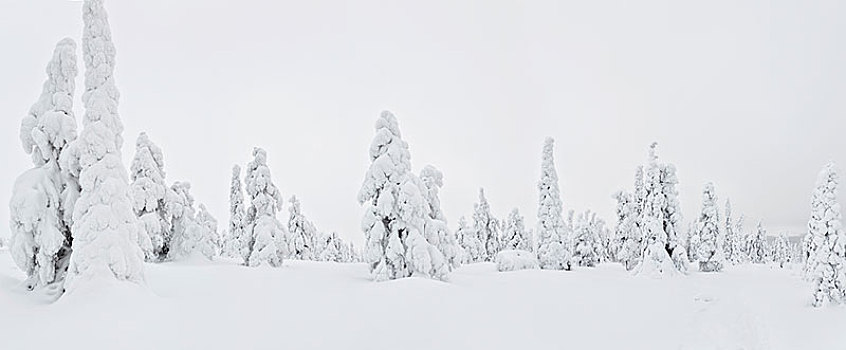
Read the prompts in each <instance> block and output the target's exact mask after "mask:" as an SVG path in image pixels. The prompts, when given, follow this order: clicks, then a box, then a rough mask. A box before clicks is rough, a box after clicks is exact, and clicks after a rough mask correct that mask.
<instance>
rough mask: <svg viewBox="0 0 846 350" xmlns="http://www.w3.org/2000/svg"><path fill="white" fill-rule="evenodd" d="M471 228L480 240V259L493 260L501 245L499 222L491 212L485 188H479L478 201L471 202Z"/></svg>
mask: <svg viewBox="0 0 846 350" xmlns="http://www.w3.org/2000/svg"><path fill="white" fill-rule="evenodd" d="M473 230H474V231H475V232H476V236H477V237H478V238H479V240H480V241H481V242H482V247H483V249H482V260H483V261H493V260H494V258H495V257H496V253H498V252H499V250H500V246H501V240H502V237H501V233H500V223H499V220H498V219H497V218H495V217H494V216H493V214H492V213H491V206H490V204H489V203H488V199H487V198H486V197H485V189H484V188H480V189H479V203H475V204H473Z"/></svg>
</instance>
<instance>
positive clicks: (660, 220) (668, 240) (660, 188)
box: [636, 143, 688, 273]
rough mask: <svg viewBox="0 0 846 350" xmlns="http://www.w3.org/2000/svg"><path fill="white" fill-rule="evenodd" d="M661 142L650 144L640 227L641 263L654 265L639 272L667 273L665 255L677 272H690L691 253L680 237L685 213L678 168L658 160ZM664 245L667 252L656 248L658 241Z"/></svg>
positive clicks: (641, 268)
mask: <svg viewBox="0 0 846 350" xmlns="http://www.w3.org/2000/svg"><path fill="white" fill-rule="evenodd" d="M657 147H658V144H657V143H653V144H652V145H651V146H650V147H649V162H648V164H647V167H646V172H645V173H644V180H643V183H644V186H643V188H644V189H643V191H644V193H645V197H644V203H643V210H642V213H641V218H640V226H641V227H642V229H643V230H644V233H645V235H644V245H645V247H644V253H643V258H642V262H641V264H650V265H653V266H646V267H640V268H638V269H636V270H638V271H649V272H650V273H651V272H666V270H667V269H666V268H665V267H666V266H667V265H666V262H665V261H664V257H665V256H666V257H669V258H670V263H671V265H672V266H675V269H676V271H678V272H682V273H687V271H688V256H687V252H686V251H685V249H684V245H683V242H684V240H683V239H681V237H679V233H678V232H679V224H680V222H681V212H680V209H679V203H678V192H677V191H676V189H675V185H676V184H677V183H678V180H677V179H676V175H675V167H674V166H673V165H672V164H664V163H660V162H659V161H658V155H657V153H656V150H657ZM660 243H663V244H664V250H665V252H664V254H660V252H658V251H656V249H657V247H656V244H660Z"/></svg>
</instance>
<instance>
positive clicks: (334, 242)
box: [317, 232, 348, 262]
mask: <svg viewBox="0 0 846 350" xmlns="http://www.w3.org/2000/svg"><path fill="white" fill-rule="evenodd" d="M320 236H321V239H322V240H323V242H322V243H321V244H320V247H321V248H322V249H321V251H320V253H318V257H317V258H318V260H320V261H331V262H348V261H346V259H348V258H347V257H346V256H345V254H346V253H344V251H345V250H346V248H345V246H346V244H345V243H344V241H343V240H342V239H341V237H339V236H338V233H337V232H332V233H331V234H328V235H326V234H321V235H320Z"/></svg>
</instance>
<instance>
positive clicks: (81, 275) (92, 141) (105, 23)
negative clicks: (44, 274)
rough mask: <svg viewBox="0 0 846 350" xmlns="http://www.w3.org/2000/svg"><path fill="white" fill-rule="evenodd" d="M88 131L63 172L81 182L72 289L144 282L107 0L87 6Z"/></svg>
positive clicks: (66, 159) (94, 0)
mask: <svg viewBox="0 0 846 350" xmlns="http://www.w3.org/2000/svg"><path fill="white" fill-rule="evenodd" d="M82 7H83V23H84V25H85V28H84V31H83V37H82V44H83V45H82V53H83V61H84V62H85V93H84V94H83V95H82V101H83V103H84V105H85V117H84V119H83V126H84V129H83V130H82V133H81V134H80V135H79V138H78V139H76V140H75V141H74V142H73V143H71V144H70V146H69V148H68V149H67V150H66V151H65V152H63V153H62V157H61V163H62V165H63V168H64V169H65V170H66V171H67V172H68V173H69V174H70V175H71V176H73V177H75V178H78V179H79V185H80V189H81V193H80V196H79V199H78V200H77V201H76V203H75V205H74V211H73V226H72V229H71V231H72V232H73V254H72V255H71V259H70V267H69V269H68V276H67V281H66V287H67V289H68V290H73V289H74V288H76V286H77V283H84V281H89V280H91V279H99V278H107V279H117V280H122V281H131V282H136V283H141V282H143V280H144V253H143V252H142V250H141V246H140V245H139V237H140V236H141V234H142V233H141V232H140V230H139V228H140V225H139V223H138V218H137V217H136V216H135V213H134V212H133V211H132V202H131V200H130V196H129V181H128V176H127V172H126V168H125V167H124V165H123V161H122V160H121V146H122V144H123V138H122V137H121V133H122V132H123V124H122V123H121V120H120V117H119V116H118V111H117V109H118V99H119V96H120V94H119V93H118V90H117V88H116V87H115V82H114V64H115V47H114V44H113V43H112V37H111V31H110V29H109V20H108V15H107V14H106V10H105V8H104V7H103V0H86V1H85V2H84V3H83V6H82Z"/></svg>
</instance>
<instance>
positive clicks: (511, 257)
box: [496, 250, 538, 272]
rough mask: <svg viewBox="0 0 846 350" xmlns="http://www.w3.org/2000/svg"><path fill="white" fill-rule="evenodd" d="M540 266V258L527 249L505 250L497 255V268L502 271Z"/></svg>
mask: <svg viewBox="0 0 846 350" xmlns="http://www.w3.org/2000/svg"><path fill="white" fill-rule="evenodd" d="M537 268H538V258H537V257H536V256H535V254H534V253H532V252H527V251H525V250H503V251H501V252H499V253H498V254H497V255H496V269H497V270H498V271H500V272H504V271H518V270H528V269H537Z"/></svg>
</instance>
